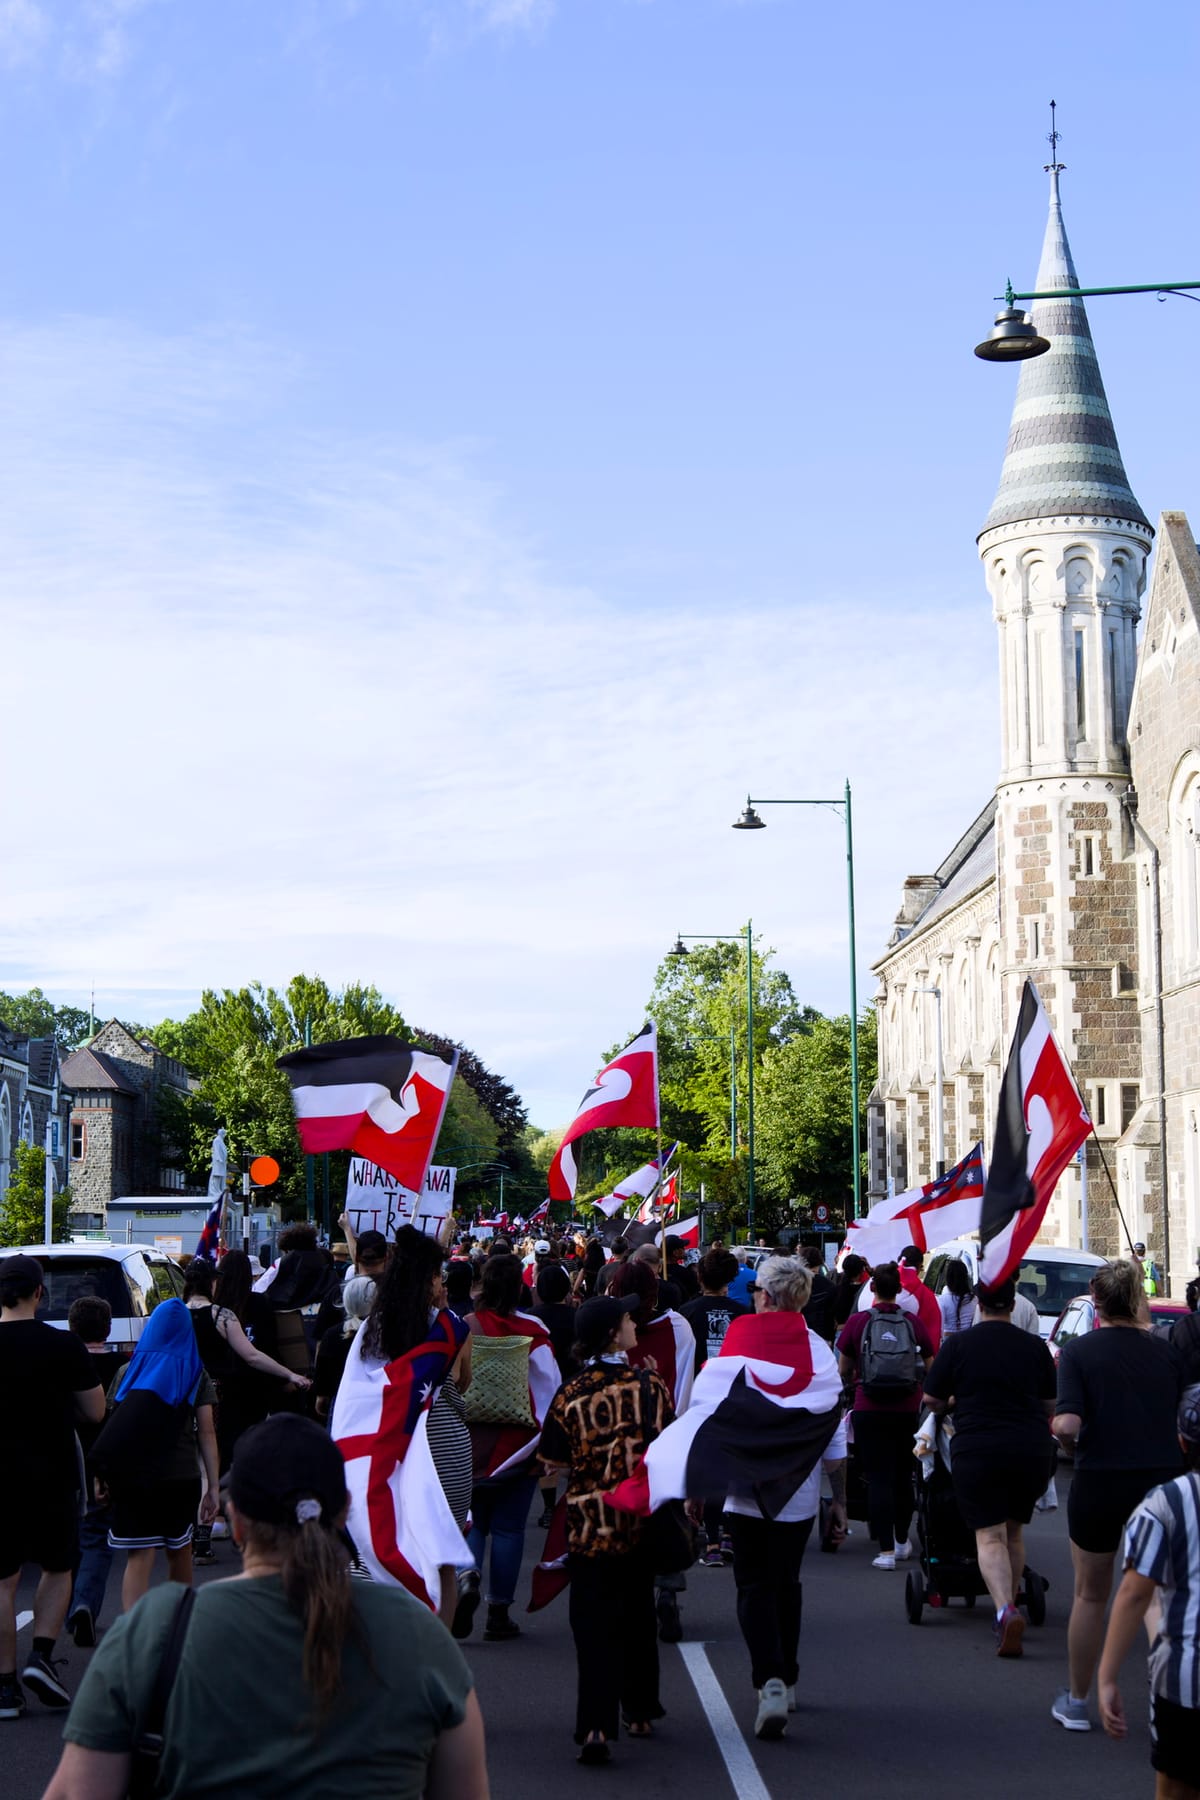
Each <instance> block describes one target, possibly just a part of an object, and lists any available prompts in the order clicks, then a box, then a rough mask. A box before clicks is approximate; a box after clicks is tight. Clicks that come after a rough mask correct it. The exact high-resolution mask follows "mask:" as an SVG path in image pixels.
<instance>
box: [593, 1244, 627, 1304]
mask: <svg viewBox="0 0 1200 1800" xmlns="http://www.w3.org/2000/svg"><path fill="white" fill-rule="evenodd" d="M628 1259H629V1244H628V1242H627V1240H626V1239H625V1238H623V1237H619V1238H614V1239H613V1242H612V1254H611V1255H610V1257H609V1259H608V1261H607V1262H606V1263H605V1264H604V1267H603V1268H602V1269H600V1270H599V1271H598V1273H597V1276H596V1288H595V1291H596V1293H597V1294H607V1292H608V1289H609V1283H610V1282H611V1281H612V1278H613V1276H614V1275H615V1274H616V1272H617V1270H618V1269H619V1268H620V1267H621V1266H622V1264H623V1263H625V1262H627V1261H628Z"/></svg>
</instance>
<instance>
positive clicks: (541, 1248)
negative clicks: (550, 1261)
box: [533, 1238, 550, 1256]
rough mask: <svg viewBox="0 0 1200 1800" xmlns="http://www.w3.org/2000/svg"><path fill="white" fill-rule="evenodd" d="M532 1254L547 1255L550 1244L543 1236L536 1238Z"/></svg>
mask: <svg viewBox="0 0 1200 1800" xmlns="http://www.w3.org/2000/svg"><path fill="white" fill-rule="evenodd" d="M533 1254H534V1255H535V1256H549V1254H550V1245H549V1244H548V1243H547V1241H546V1239H545V1238H539V1239H538V1241H537V1243H536V1244H535V1245H534V1246H533Z"/></svg>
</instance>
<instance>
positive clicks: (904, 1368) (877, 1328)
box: [858, 1306, 923, 1401]
mask: <svg viewBox="0 0 1200 1800" xmlns="http://www.w3.org/2000/svg"><path fill="white" fill-rule="evenodd" d="M922 1373H923V1365H922V1362H921V1358H920V1356H919V1355H918V1354H917V1337H916V1333H915V1332H914V1330H913V1328H912V1320H911V1319H910V1318H909V1317H908V1315H907V1314H906V1313H903V1312H900V1311H899V1309H897V1310H896V1311H895V1312H891V1311H889V1312H883V1311H882V1310H881V1309H880V1308H879V1307H878V1306H873V1307H872V1308H871V1310H870V1312H869V1313H868V1314H867V1323H866V1327H865V1329H864V1331H863V1334H862V1343H861V1344H860V1345H859V1351H858V1378H859V1380H860V1381H861V1383H862V1391H863V1393H864V1394H865V1395H866V1397H867V1399H868V1400H880V1401H883V1400H904V1399H907V1398H908V1397H909V1396H910V1395H912V1394H915V1393H916V1391H917V1388H918V1386H919V1384H920V1380H921V1375H922Z"/></svg>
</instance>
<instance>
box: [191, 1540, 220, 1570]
mask: <svg viewBox="0 0 1200 1800" xmlns="http://www.w3.org/2000/svg"><path fill="white" fill-rule="evenodd" d="M216 1560H217V1558H216V1555H215V1553H214V1551H213V1547H212V1545H211V1544H193V1545H192V1561H193V1562H194V1563H201V1564H203V1565H207V1564H208V1563H215V1562H216Z"/></svg>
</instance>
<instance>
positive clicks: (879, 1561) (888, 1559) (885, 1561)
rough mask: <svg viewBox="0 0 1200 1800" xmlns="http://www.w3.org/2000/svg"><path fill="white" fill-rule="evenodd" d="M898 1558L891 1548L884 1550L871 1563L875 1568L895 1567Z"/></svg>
mask: <svg viewBox="0 0 1200 1800" xmlns="http://www.w3.org/2000/svg"><path fill="white" fill-rule="evenodd" d="M895 1566H896V1558H895V1555H894V1554H893V1552H892V1551H891V1550H884V1551H883V1552H882V1553H881V1554H880V1555H879V1556H877V1557H876V1558H875V1559H874V1561H873V1562H872V1564H871V1567H872V1568H873V1569H894V1568H895Z"/></svg>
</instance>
